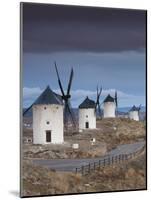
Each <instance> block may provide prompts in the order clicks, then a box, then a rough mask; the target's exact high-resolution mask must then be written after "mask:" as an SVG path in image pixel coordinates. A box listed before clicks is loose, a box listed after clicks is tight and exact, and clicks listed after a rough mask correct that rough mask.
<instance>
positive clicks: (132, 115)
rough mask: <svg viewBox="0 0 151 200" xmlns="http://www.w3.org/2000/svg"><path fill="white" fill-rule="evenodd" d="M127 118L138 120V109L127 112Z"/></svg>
mask: <svg viewBox="0 0 151 200" xmlns="http://www.w3.org/2000/svg"><path fill="white" fill-rule="evenodd" d="M129 118H130V119H133V120H136V121H139V114H138V111H130V112H129Z"/></svg>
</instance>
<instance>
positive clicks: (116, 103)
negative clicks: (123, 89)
mask: <svg viewBox="0 0 151 200" xmlns="http://www.w3.org/2000/svg"><path fill="white" fill-rule="evenodd" d="M115 105H116V111H115V113H116V116H117V114H118V102H117V91H115Z"/></svg>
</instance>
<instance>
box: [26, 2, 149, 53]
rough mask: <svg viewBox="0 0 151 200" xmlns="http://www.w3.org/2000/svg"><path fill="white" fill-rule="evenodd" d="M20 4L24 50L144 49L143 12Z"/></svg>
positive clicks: (144, 13) (144, 28)
mask: <svg viewBox="0 0 151 200" xmlns="http://www.w3.org/2000/svg"><path fill="white" fill-rule="evenodd" d="M22 5H23V48H24V52H33V53H34V52H37V53H46V52H47V53H48V52H57V51H91V52H118V51H129V50H134V51H141V50H142V49H144V48H145V44H146V11H143V10H125V9H122V10H121V9H108V8H90V7H76V6H56V5H47V4H31V3H24V4H22Z"/></svg>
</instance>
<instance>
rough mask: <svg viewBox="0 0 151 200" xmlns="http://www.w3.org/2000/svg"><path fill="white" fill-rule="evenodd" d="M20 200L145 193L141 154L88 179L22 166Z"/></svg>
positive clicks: (29, 164) (143, 156)
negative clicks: (77, 195) (63, 195)
mask: <svg viewBox="0 0 151 200" xmlns="http://www.w3.org/2000/svg"><path fill="white" fill-rule="evenodd" d="M23 166H24V169H23V180H22V181H23V191H22V194H23V195H24V196H26V195H27V196H28V195H29V196H30V195H50V194H64V193H82V192H101V191H114V190H129V189H132V190H133V189H145V187H146V186H145V180H146V174H145V171H146V170H145V169H146V166H145V154H143V155H141V156H139V157H138V158H137V159H135V160H132V161H129V162H128V163H123V164H121V165H119V166H118V165H115V166H110V167H106V168H105V169H101V170H97V171H95V172H93V173H91V174H89V175H86V176H81V175H80V174H77V175H76V174H72V173H61V172H54V171H50V170H48V169H46V168H42V167H37V166H33V165H32V163H31V162H27V161H26V162H24V165H23Z"/></svg>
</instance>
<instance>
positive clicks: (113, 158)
mask: <svg viewBox="0 0 151 200" xmlns="http://www.w3.org/2000/svg"><path fill="white" fill-rule="evenodd" d="M113 163H114V156H112V164H113Z"/></svg>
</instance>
